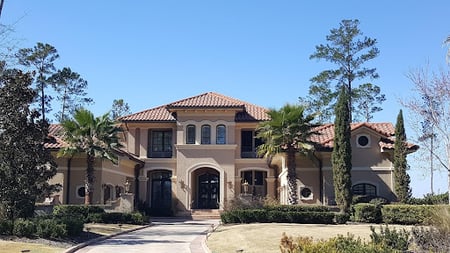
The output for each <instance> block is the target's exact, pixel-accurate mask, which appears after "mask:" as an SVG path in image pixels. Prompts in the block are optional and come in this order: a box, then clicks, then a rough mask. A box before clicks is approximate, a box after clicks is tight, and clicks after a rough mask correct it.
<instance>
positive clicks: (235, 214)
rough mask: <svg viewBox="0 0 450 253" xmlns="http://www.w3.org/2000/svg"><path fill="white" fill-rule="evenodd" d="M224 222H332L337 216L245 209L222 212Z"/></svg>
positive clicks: (330, 213) (328, 213)
mask: <svg viewBox="0 0 450 253" xmlns="http://www.w3.org/2000/svg"><path fill="white" fill-rule="evenodd" d="M220 217H221V219H222V222H223V223H252V222H277V223H285V222H292V223H310V224H317V223H320V224H332V223H333V219H334V217H335V215H334V213H332V212H293V211H267V210H264V209H243V210H232V211H225V212H223V213H222V214H221V216H220Z"/></svg>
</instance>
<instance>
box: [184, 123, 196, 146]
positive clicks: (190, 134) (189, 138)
mask: <svg viewBox="0 0 450 253" xmlns="http://www.w3.org/2000/svg"><path fill="white" fill-rule="evenodd" d="M186 144H195V126H194V125H188V126H187V127H186Z"/></svg>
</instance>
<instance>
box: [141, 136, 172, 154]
mask: <svg viewBox="0 0 450 253" xmlns="http://www.w3.org/2000/svg"><path fill="white" fill-rule="evenodd" d="M149 137H150V138H149V146H150V147H149V148H148V149H147V150H149V154H148V155H147V156H148V157H152V158H170V157H172V130H171V129H170V130H150V134H149Z"/></svg>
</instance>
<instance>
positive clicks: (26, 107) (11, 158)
mask: <svg viewBox="0 0 450 253" xmlns="http://www.w3.org/2000/svg"><path fill="white" fill-rule="evenodd" d="M31 83H32V77H31V75H30V74H24V73H22V72H21V71H19V70H4V71H3V75H2V76H1V77H0V94H1V96H0V143H1V144H2V145H0V178H1V180H0V210H2V215H3V216H4V217H5V218H7V219H10V220H14V219H16V218H19V217H23V218H25V217H31V216H32V215H33V214H34V208H35V202H36V200H38V199H39V198H41V197H44V196H48V195H49V194H50V193H51V192H53V191H55V190H56V187H57V186H55V185H50V184H49V183H48V180H49V179H50V178H52V177H53V176H54V175H55V174H56V163H55V162H54V160H53V158H52V156H51V154H50V152H49V151H48V150H47V149H46V148H45V147H44V143H43V141H42V136H44V135H45V136H46V135H47V131H48V130H47V129H48V124H45V122H44V124H42V123H41V122H39V117H40V114H39V113H38V112H37V111H35V110H31V109H30V105H31V103H32V102H33V101H34V99H35V97H36V92H35V91H34V90H33V89H32V88H31V87H30V85H31Z"/></svg>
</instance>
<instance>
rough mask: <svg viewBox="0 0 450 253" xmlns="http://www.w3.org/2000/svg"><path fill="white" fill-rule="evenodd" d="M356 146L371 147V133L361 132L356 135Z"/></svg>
mask: <svg viewBox="0 0 450 253" xmlns="http://www.w3.org/2000/svg"><path fill="white" fill-rule="evenodd" d="M356 146H357V147H359V148H369V147H370V137H369V135H366V134H361V135H358V136H356Z"/></svg>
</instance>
